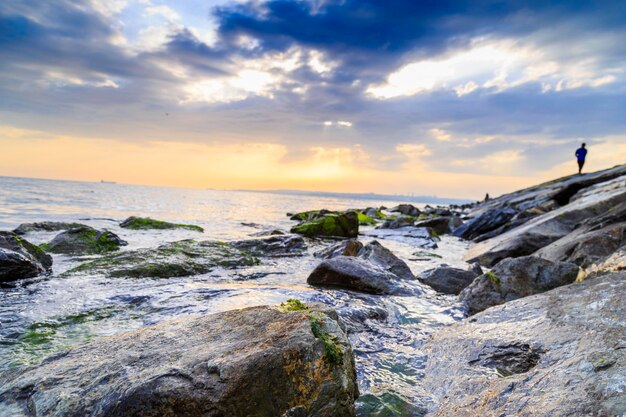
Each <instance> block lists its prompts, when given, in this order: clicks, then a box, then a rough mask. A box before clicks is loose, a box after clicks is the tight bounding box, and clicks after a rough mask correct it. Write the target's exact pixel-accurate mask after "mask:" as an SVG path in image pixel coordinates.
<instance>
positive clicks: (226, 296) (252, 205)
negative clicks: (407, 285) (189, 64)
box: [0, 177, 467, 416]
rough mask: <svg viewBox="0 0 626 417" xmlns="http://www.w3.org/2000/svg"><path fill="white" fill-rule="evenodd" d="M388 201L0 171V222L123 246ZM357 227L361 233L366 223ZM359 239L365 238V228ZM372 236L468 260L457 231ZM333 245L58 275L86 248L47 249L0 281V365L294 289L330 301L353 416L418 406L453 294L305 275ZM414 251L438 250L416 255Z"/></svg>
mask: <svg viewBox="0 0 626 417" xmlns="http://www.w3.org/2000/svg"><path fill="white" fill-rule="evenodd" d="M396 203H397V202H394V201H374V200H349V199H339V198H330V197H324V198H321V197H312V196H290V195H279V194H270V193H254V192H239V191H216V190H194V189H180V188H165V187H143V186H131V185H121V184H108V183H83V182H68V181H52V180H34V179H21V178H7V177H0V230H12V229H14V228H15V227H17V226H18V225H19V224H20V223H26V222H36V221H46V220H48V221H78V222H80V223H84V224H88V225H90V226H93V227H96V228H99V229H102V228H106V229H109V230H111V231H113V232H115V233H117V234H118V235H119V236H120V237H122V238H123V239H124V240H126V241H128V243H129V244H128V246H125V247H123V248H122V250H131V249H137V248H154V247H157V246H158V245H160V244H162V243H164V242H171V241H177V240H181V239H189V238H191V239H196V240H222V241H232V240H240V239H246V238H250V235H251V234H254V233H257V232H259V231H263V230H272V229H282V230H284V231H289V229H290V227H291V226H293V225H294V224H295V223H294V222H293V221H290V220H289V218H288V217H287V216H286V213H287V212H299V211H305V210H311V209H321V208H326V209H331V210H345V209H348V208H360V209H362V208H365V207H378V206H380V205H385V206H387V207H391V206H393V205H395V204H396ZM416 206H419V205H417V204H416ZM131 215H138V216H148V217H153V218H155V219H160V220H168V221H174V222H181V223H192V224H197V225H199V226H202V227H203V228H204V230H205V231H204V233H199V232H194V231H189V230H148V231H135V230H128V229H122V228H120V227H119V223H120V222H121V221H122V220H124V219H125V218H126V217H128V216H131ZM242 223H246V224H247V225H243V224H242ZM361 230H362V231H363V232H365V233H367V231H368V230H371V228H367V227H365V228H363V227H362V228H361ZM55 235H56V232H52V233H46V232H35V233H29V234H27V235H26V236H25V238H26V239H28V240H29V241H31V242H32V243H36V244H39V243H44V242H48V241H49V240H51V239H52V238H53V237H54V236H55ZM360 239H361V240H362V241H363V242H368V241H370V240H372V237H368V236H360ZM378 240H379V241H380V242H381V243H382V244H383V245H384V246H386V247H387V248H389V249H390V250H391V251H393V252H394V253H395V254H396V255H397V256H399V257H400V258H402V259H403V260H405V261H406V262H407V263H408V265H409V266H410V267H411V269H412V271H413V272H414V273H419V272H420V271H423V270H426V269H429V268H432V267H435V266H437V265H439V264H442V263H447V264H449V265H453V266H459V267H465V266H466V264H465V263H464V262H463V261H462V257H463V254H464V252H465V250H466V249H467V244H466V243H465V242H463V241H460V240H458V239H456V238H452V237H447V236H444V237H443V238H442V240H441V241H440V242H438V245H439V247H438V248H437V249H423V248H420V247H416V246H415V241H412V240H411V239H403V238H399V239H397V238H396V239H387V238H379V239H378ZM331 244H333V242H332V241H323V240H307V245H308V253H307V254H306V255H305V256H302V257H287V258H262V260H261V264H260V265H258V266H254V267H245V268H241V269H235V270H226V269H215V270H213V271H212V272H210V273H208V274H203V275H198V276H192V277H184V278H169V279H141V278H132V279H130V278H128V279H123V278H105V277H104V276H99V275H93V276H90V275H78V276H71V277H65V278H62V277H58V275H59V274H60V273H62V272H64V271H66V270H67V269H69V268H72V267H74V266H77V265H78V264H80V263H81V262H83V261H84V260H86V259H92V258H93V257H83V258H72V257H67V256H63V255H54V266H53V274H52V275H50V276H46V277H39V278H35V279H29V280H24V281H21V282H19V283H16V284H11V285H4V286H3V287H0V372H2V371H3V370H5V369H7V368H9V367H16V366H24V365H37V363H39V362H40V361H41V360H42V359H43V358H44V357H46V356H48V355H50V354H52V353H55V352H58V351H62V350H64V349H67V348H69V347H71V346H76V345H79V344H82V343H86V342H89V341H91V340H94V339H97V338H99V337H103V336H109V335H113V334H116V333H119V332H123V331H127V330H131V329H136V328H139V327H142V326H147V325H151V324H154V323H158V322H160V321H163V320H167V319H169V318H173V317H180V316H184V315H189V314H208V313H216V312H220V311H225V310H230V309H237V308H243V307H248V306H254V305H264V304H279V303H281V302H283V301H285V300H287V299H289V298H298V299H300V300H302V301H303V302H313V301H315V302H322V303H326V304H328V305H331V306H333V307H334V308H336V309H337V311H338V312H339V314H340V316H341V317H342V319H343V321H344V322H345V323H346V325H347V328H348V331H349V337H350V340H351V343H352V347H353V349H354V353H355V357H356V365H357V378H358V384H359V389H360V391H361V397H360V399H359V400H358V403H357V410H358V414H359V415H360V416H394V415H397V416H407V415H419V414H421V413H420V409H421V408H422V406H423V403H424V401H425V395H426V394H425V393H423V392H420V390H419V386H418V385H417V384H416V382H417V381H419V379H420V378H421V377H422V372H423V356H422V354H421V352H420V346H421V344H422V343H423V342H424V341H425V340H426V338H427V337H428V335H430V334H431V333H432V332H433V331H434V330H436V329H437V328H439V327H441V326H444V325H447V324H450V323H452V322H454V321H456V320H460V319H461V318H462V316H463V313H462V311H461V309H460V307H459V305H458V304H457V302H456V299H455V297H450V296H443V295H439V294H437V293H435V292H434V291H432V290H431V289H429V288H428V287H424V286H421V289H422V290H423V294H422V295H420V296H377V295H368V294H361V293H356V292H350V291H342V290H334V289H319V288H314V287H312V286H310V285H308V284H307V283H306V278H307V277H308V275H309V273H310V272H311V271H312V270H313V269H314V268H315V266H316V265H317V264H318V263H319V259H316V258H314V257H313V253H314V252H315V251H317V250H320V249H322V248H324V247H326V246H329V245H331ZM420 251H423V252H427V253H433V254H435V255H437V256H438V257H434V256H428V255H425V254H418V255H414V253H415V252H420ZM416 285H420V284H416Z"/></svg>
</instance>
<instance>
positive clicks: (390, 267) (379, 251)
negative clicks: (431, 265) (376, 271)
mask: <svg viewBox="0 0 626 417" xmlns="http://www.w3.org/2000/svg"><path fill="white" fill-rule="evenodd" d="M357 256H358V257H359V258H362V259H364V260H366V261H368V262H369V263H371V264H372V265H375V266H377V267H379V268H382V269H384V270H385V271H389V272H391V273H392V274H394V275H396V276H397V277H399V278H401V279H403V280H414V279H415V276H414V275H413V273H412V272H411V268H409V266H408V265H407V264H406V263H405V262H404V261H403V260H402V259H400V258H398V257H397V256H396V255H394V254H393V252H391V251H390V250H389V249H387V248H386V247H384V246H383V245H381V244H380V243H379V242H377V241H376V240H374V241H372V242H370V243H368V244H367V245H365V246H364V247H363V249H362V250H360V251H359V253H358V255H357Z"/></svg>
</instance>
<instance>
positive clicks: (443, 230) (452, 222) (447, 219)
mask: <svg viewBox="0 0 626 417" xmlns="http://www.w3.org/2000/svg"><path fill="white" fill-rule="evenodd" d="M462 224H463V220H461V218H460V217H458V216H440V217H433V218H432V219H428V220H422V221H418V222H417V223H415V227H430V228H431V229H432V230H434V231H435V233H437V234H438V235H446V234H448V233H452V231H453V230H456V229H458V228H459V227H460V226H461V225H462Z"/></svg>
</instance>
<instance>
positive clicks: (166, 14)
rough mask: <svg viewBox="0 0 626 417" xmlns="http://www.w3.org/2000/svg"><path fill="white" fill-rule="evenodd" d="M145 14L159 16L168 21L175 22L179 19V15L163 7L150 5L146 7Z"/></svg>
mask: <svg viewBox="0 0 626 417" xmlns="http://www.w3.org/2000/svg"><path fill="white" fill-rule="evenodd" d="M145 12H146V14H147V15H148V16H161V17H163V18H165V19H166V20H168V21H176V20H179V19H180V16H179V14H178V13H177V12H176V11H175V10H173V9H171V8H170V7H167V6H165V5H161V6H152V5H150V6H148V7H146V9H145Z"/></svg>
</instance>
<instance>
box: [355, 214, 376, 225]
mask: <svg viewBox="0 0 626 417" xmlns="http://www.w3.org/2000/svg"><path fill="white" fill-rule="evenodd" d="M357 216H358V218H359V225H360V226H374V225H376V224H377V223H378V222H377V221H376V219H374V218H373V217H370V216H368V215H367V214H363V213H358V212H357Z"/></svg>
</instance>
